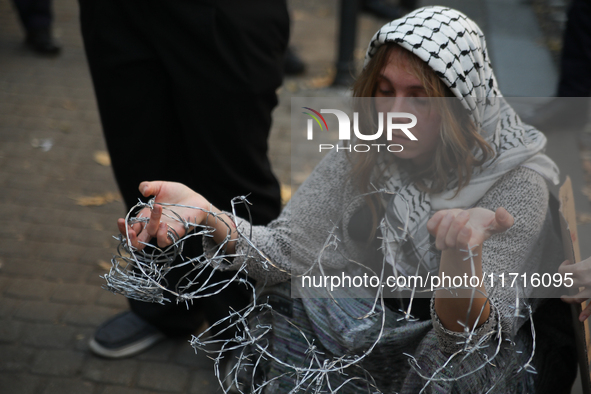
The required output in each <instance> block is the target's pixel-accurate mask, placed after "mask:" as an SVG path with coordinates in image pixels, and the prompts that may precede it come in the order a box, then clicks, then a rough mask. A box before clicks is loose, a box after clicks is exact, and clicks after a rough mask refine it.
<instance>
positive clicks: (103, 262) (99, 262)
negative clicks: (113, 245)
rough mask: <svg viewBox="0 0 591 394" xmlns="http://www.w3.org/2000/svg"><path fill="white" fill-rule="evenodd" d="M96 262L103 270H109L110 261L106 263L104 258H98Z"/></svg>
mask: <svg viewBox="0 0 591 394" xmlns="http://www.w3.org/2000/svg"><path fill="white" fill-rule="evenodd" d="M97 264H98V265H99V267H101V268H102V269H104V270H105V271H110V270H111V263H107V262H106V261H105V260H99V261H98V263H97Z"/></svg>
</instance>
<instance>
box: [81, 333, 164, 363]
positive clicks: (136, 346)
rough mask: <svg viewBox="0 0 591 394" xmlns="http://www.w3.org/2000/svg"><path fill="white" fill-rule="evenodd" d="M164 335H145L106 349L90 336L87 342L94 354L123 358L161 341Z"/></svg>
mask: <svg viewBox="0 0 591 394" xmlns="http://www.w3.org/2000/svg"><path fill="white" fill-rule="evenodd" d="M164 338H166V337H165V335H164V334H160V333H157V334H152V335H150V336H147V337H145V338H144V339H142V340H141V341H139V342H135V343H132V344H130V345H128V346H125V347H120V348H117V349H108V348H106V347H104V346H102V345H101V344H99V343H98V342H97V341H96V340H95V339H94V338H92V339H91V340H90V342H89V344H88V345H89V347H90V350H92V352H93V353H94V354H97V355H99V356H102V357H106V358H124V357H131V356H135V355H136V354H139V353H141V352H143V351H144V350H147V349H148V348H150V347H152V346H154V345H155V344H156V343H158V342H160V341H162V340H163V339H164Z"/></svg>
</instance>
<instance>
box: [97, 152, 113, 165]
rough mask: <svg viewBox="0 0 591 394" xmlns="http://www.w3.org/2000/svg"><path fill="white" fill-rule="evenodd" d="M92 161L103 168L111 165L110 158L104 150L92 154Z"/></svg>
mask: <svg viewBox="0 0 591 394" xmlns="http://www.w3.org/2000/svg"><path fill="white" fill-rule="evenodd" d="M94 161H96V162H97V163H99V164H100V165H101V166H105V167H109V166H110V165H111V157H110V156H109V153H108V152H106V151H104V150H97V151H95V152H94Z"/></svg>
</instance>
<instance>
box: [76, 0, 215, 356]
mask: <svg viewBox="0 0 591 394" xmlns="http://www.w3.org/2000/svg"><path fill="white" fill-rule="evenodd" d="M130 6H132V5H131V4H127V3H125V4H124V3H119V2H117V1H111V0H100V1H95V0H83V1H80V12H81V13H80V19H81V27H82V35H83V38H84V44H85V49H86V54H87V59H88V63H89V66H90V71H91V75H92V79H93V84H94V87H95V94H96V97H97V103H98V107H99V112H100V116H101V122H102V125H103V131H104V136H105V140H106V142H107V147H108V150H109V153H110V156H111V161H112V165H113V170H114V173H115V178H116V180H117V183H118V185H119V189H120V191H121V194H122V196H123V198H124V201H125V204H126V206H127V208H128V209H130V208H131V207H133V206H134V205H135V204H136V203H137V201H138V198H140V197H141V195H140V193H139V192H138V190H137V187H138V185H139V183H140V182H141V181H143V180H146V179H150V180H151V179H172V180H176V181H179V182H182V181H184V180H186V179H188V178H190V177H192V176H193V174H190V173H188V172H186V171H184V169H183V168H182V167H181V168H180V170H178V171H174V172H172V173H171V171H170V168H171V167H168V166H166V165H162V163H163V162H164V163H171V162H173V161H176V160H177V159H178V157H179V153H180V152H179V150H182V149H184V144H183V143H182V142H181V143H179V138H180V136H179V130H180V125H179V122H178V120H177V117H176V114H175V110H174V107H173V105H172V99H171V86H170V81H169V78H168V76H167V75H166V70H165V69H164V68H163V66H162V63H161V62H160V60H159V59H158V57H157V54H156V53H155V51H154V50H153V47H152V45H151V43H150V42H149V41H147V40H146V38H145V37H143V36H142V35H141V33H140V32H139V31H138V30H137V27H136V26H134V24H133V18H132V15H131V14H132V12H130V9H129V8H130ZM154 145H157V146H158V147H159V160H148V159H147V156H146V152H148V151H149V150H152V149H153V147H154ZM181 154H182V153H181ZM191 247H193V248H194V249H196V251H195V253H196V254H197V255H198V254H200V253H201V247H200V243H199V241H197V240H196V242H194V245H191ZM169 280H170V281H171V282H172V281H174V278H170V279H169ZM130 304H131V305H130V306H131V307H132V310H134V311H135V312H136V314H130V313H125V314H123V315H120V316H118V317H116V318H115V319H113V320H110V321H108V322H106V323H105V325H103V326H102V327H101V328H99V330H98V331H97V334H96V336H95V338H94V344H97V346H94V347H91V348H92V349H93V350H95V351H97V350H96V349H98V352H99V354H102V355H104V356H107V357H123V356H127V355H130V354H132V353H133V352H137V351H141V350H143V349H145V348H146V347H148V346H150V345H151V344H153V343H155V342H156V341H158V340H159V339H161V338H163V335H162V333H164V334H167V335H187V334H189V333H191V332H193V331H194V330H195V329H196V328H197V327H198V326H199V325H200V324H201V322H202V321H203V318H202V314H201V313H200V312H199V310H198V308H194V309H193V310H190V311H189V310H187V308H186V306H185V305H184V304H176V303H174V302H171V303H166V304H165V305H160V304H151V303H147V302H138V301H133V300H130ZM146 322H150V323H152V324H153V326H151V325H149V324H146ZM98 344H100V346H98Z"/></svg>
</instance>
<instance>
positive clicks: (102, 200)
mask: <svg viewBox="0 0 591 394" xmlns="http://www.w3.org/2000/svg"><path fill="white" fill-rule="evenodd" d="M74 200H76V205H82V206H83V207H92V206H99V205H105V204H108V203H110V202H113V201H121V197H120V196H119V194H118V193H112V192H108V193H104V194H99V195H94V196H82V197H76V198H74Z"/></svg>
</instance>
